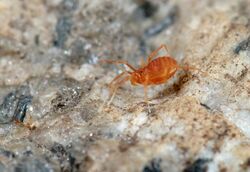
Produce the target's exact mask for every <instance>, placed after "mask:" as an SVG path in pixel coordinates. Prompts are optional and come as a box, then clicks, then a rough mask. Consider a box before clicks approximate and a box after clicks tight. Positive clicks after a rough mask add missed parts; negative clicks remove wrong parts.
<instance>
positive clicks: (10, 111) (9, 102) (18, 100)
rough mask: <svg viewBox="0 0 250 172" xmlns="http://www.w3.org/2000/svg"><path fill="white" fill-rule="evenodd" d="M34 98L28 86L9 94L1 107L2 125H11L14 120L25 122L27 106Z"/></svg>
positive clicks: (0, 118) (0, 117) (0, 120)
mask: <svg viewBox="0 0 250 172" xmlns="http://www.w3.org/2000/svg"><path fill="white" fill-rule="evenodd" d="M31 101H32V96H31V95H30V90H29V87H28V86H21V87H19V88H18V89H16V90H14V91H12V92H10V93H8V94H7V95H6V96H5V97H4V100H3V102H2V104H1V105H0V123H9V122H11V121H12V120H13V119H15V120H18V121H20V122H23V120H24V118H25V115H26V110H27V106H28V105H29V104H30V103H31Z"/></svg>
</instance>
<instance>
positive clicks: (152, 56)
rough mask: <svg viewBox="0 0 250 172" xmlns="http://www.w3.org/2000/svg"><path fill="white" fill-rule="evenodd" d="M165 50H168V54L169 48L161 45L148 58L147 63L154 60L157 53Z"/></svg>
mask: <svg viewBox="0 0 250 172" xmlns="http://www.w3.org/2000/svg"><path fill="white" fill-rule="evenodd" d="M162 48H164V49H165V50H166V52H168V48H167V46H166V45H165V44H163V45H161V46H160V47H159V48H157V49H156V50H154V51H153V52H152V53H151V54H150V55H149V56H148V59H147V62H148V63H150V62H151V61H152V60H153V58H154V57H155V56H156V55H157V53H158V52H159V51H160V50H161V49H162Z"/></svg>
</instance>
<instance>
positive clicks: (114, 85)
mask: <svg viewBox="0 0 250 172" xmlns="http://www.w3.org/2000/svg"><path fill="white" fill-rule="evenodd" d="M121 76H122V75H121ZM121 76H120V77H118V78H115V81H114V82H113V83H112V84H111V85H110V93H112V96H111V97H110V100H109V102H108V105H110V103H111V102H112V101H113V99H114V97H115V94H116V91H117V89H118V88H119V87H120V86H121V85H123V84H124V83H125V82H126V81H128V80H129V76H125V77H124V78H121ZM119 78H121V79H120V80H118V79H119ZM110 95H111V94H110Z"/></svg>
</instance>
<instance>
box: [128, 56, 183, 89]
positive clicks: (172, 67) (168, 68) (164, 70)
mask: <svg viewBox="0 0 250 172" xmlns="http://www.w3.org/2000/svg"><path fill="white" fill-rule="evenodd" d="M177 69H178V65H177V62H176V61H175V60H174V59H172V58H171V57H167V56H163V57H158V58H157V59H155V60H152V61H151V62H149V63H148V64H147V66H145V67H143V68H141V69H138V70H136V71H134V72H132V73H131V75H130V81H131V84H133V85H136V84H141V85H143V86H148V85H158V84H163V83H165V82H166V81H167V80H168V79H169V78H171V77H172V76H173V75H174V74H175V72H176V70H177Z"/></svg>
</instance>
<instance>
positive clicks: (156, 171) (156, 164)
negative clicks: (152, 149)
mask: <svg viewBox="0 0 250 172" xmlns="http://www.w3.org/2000/svg"><path fill="white" fill-rule="evenodd" d="M142 172H162V169H161V159H152V160H151V161H150V162H149V163H148V164H147V165H146V166H145V167H144V168H143V170H142Z"/></svg>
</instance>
